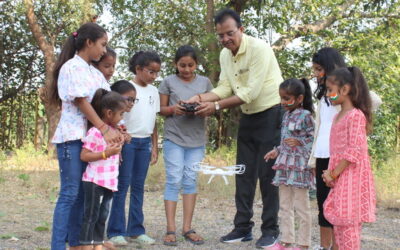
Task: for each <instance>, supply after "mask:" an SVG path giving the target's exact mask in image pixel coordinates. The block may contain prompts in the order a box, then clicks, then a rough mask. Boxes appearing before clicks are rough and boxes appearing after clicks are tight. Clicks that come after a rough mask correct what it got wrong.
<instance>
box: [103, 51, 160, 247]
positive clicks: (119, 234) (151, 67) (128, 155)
mask: <svg viewBox="0 0 400 250" xmlns="http://www.w3.org/2000/svg"><path fill="white" fill-rule="evenodd" d="M160 67H161V60H160V57H159V56H158V55H157V54H156V53H154V52H149V51H140V52H137V53H136V54H135V55H134V56H133V57H132V58H131V59H130V60H129V70H130V71H131V72H133V73H134V74H135V77H134V78H133V81H132V82H131V84H132V85H133V86H134V87H135V89H136V101H135V105H134V106H133V108H132V109H131V111H129V112H126V113H125V114H124V122H125V126H126V129H127V133H128V134H129V135H130V136H131V137H132V139H131V141H130V142H129V143H126V144H125V145H124V146H123V148H122V163H121V165H120V169H119V176H118V192H115V193H114V198H113V204H112V208H111V215H110V219H109V223H108V229H107V235H108V237H109V238H110V241H111V242H113V243H114V245H119V246H121V245H126V244H127V241H126V239H125V237H130V238H132V239H133V240H134V241H137V242H139V243H144V244H153V243H154V242H155V241H154V239H152V238H150V237H149V236H147V235H146V231H145V228H144V226H143V222H144V216H143V210H142V208H143V195H144V182H145V180H146V176H147V170H148V168H149V164H154V163H156V162H157V158H158V147H157V137H158V136H157V126H156V114H157V113H158V112H159V111H160V97H159V94H158V90H157V88H156V87H155V86H153V85H152V83H153V82H154V81H155V79H156V78H157V76H158V73H159V71H160ZM129 187H130V188H131V190H130V203H129V216H128V222H127V223H126V220H125V199H126V194H127V192H128V188H129Z"/></svg>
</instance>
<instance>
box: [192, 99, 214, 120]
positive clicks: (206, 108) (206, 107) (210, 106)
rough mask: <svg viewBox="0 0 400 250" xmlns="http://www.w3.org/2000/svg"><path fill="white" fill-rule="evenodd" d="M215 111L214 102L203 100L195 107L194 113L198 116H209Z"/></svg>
mask: <svg viewBox="0 0 400 250" xmlns="http://www.w3.org/2000/svg"><path fill="white" fill-rule="evenodd" d="M214 113H215V104H214V103H213V102H203V103H200V106H198V107H197V111H196V112H195V113H194V114H195V115H198V116H203V117H206V116H210V115H212V114H214Z"/></svg>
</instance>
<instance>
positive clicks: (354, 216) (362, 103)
mask: <svg viewBox="0 0 400 250" xmlns="http://www.w3.org/2000/svg"><path fill="white" fill-rule="evenodd" d="M326 86H327V96H329V98H330V100H331V102H332V104H333V105H341V111H340V112H339V113H338V114H337V115H336V116H335V118H334V121H333V124H332V128H331V136H330V161H329V167H328V170H326V171H324V173H323V175H322V177H323V179H324V181H325V183H326V184H327V185H328V186H329V187H331V191H330V192H329V195H328V197H327V199H326V201H325V203H324V214H325V217H326V219H327V220H328V221H329V222H330V223H332V225H333V232H334V235H335V241H336V243H337V245H338V246H339V249H340V250H347V249H351V250H354V249H360V236H361V226H362V223H363V222H373V221H375V219H376V217H375V210H376V199H375V187H374V180H373V175H372V170H371V164H370V160H369V155H368V143H367V132H368V131H369V129H370V126H371V119H372V115H371V97H370V94H369V91H368V86H367V83H366V81H365V79H364V77H363V75H362V73H361V71H360V70H359V69H358V68H356V67H349V68H339V69H336V70H334V71H333V72H332V73H331V74H330V75H329V77H328V79H327V81H326Z"/></svg>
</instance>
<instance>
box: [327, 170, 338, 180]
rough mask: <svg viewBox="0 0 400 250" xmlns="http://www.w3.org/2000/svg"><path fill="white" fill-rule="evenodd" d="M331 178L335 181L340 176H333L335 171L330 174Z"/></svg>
mask: <svg viewBox="0 0 400 250" xmlns="http://www.w3.org/2000/svg"><path fill="white" fill-rule="evenodd" d="M329 176H330V177H331V178H332V179H333V180H336V179H337V178H338V175H337V176H335V175H334V174H333V171H331V172H329Z"/></svg>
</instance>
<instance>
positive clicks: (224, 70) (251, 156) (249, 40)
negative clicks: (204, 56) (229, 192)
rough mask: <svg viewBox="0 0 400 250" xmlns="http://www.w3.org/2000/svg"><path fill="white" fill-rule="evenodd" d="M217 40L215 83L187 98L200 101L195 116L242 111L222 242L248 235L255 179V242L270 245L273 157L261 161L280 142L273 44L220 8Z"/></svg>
mask: <svg viewBox="0 0 400 250" xmlns="http://www.w3.org/2000/svg"><path fill="white" fill-rule="evenodd" d="M215 25H216V31H217V37H218V40H219V41H220V42H221V44H222V45H223V46H224V47H225V48H224V49H223V50H222V51H221V54H220V64H221V74H220V80H219V83H218V87H216V88H215V89H214V90H212V91H211V92H209V93H204V94H201V95H197V96H194V97H192V98H191V99H190V102H199V103H201V105H200V106H199V108H198V111H197V112H196V115H203V116H208V115H211V114H213V113H215V112H218V111H219V110H221V109H224V108H231V107H236V106H239V105H240V107H241V110H242V116H241V119H240V123H239V132H238V136H237V145H238V147H237V164H245V165H246V171H245V173H244V174H243V175H237V176H236V194H235V201H236V209H237V212H236V215H235V219H234V224H235V228H234V229H233V230H232V232H230V233H228V234H227V235H225V236H223V237H221V239H220V240H221V242H225V243H232V242H240V241H249V240H252V239H253V237H252V232H251V231H252V227H253V226H254V222H253V221H252V220H251V218H252V217H253V200H254V194H255V190H256V184H257V179H259V180H260V189H261V194H262V200H263V212H262V221H263V222H262V225H261V231H262V236H261V238H260V239H258V241H257V242H256V246H257V247H273V246H274V244H275V243H276V240H277V237H278V235H279V227H278V210H279V193H278V188H277V187H275V186H273V185H272V184H271V182H272V178H273V177H274V175H275V171H274V170H273V169H272V165H273V164H274V161H269V162H267V163H266V162H265V161H264V160H263V156H264V154H265V153H266V152H269V151H270V150H271V149H273V147H274V146H276V145H279V142H280V124H281V118H282V114H283V111H282V110H281V108H280V105H279V104H280V97H279V84H280V83H281V82H282V81H283V79H282V76H281V71H280V69H279V65H278V62H277V60H276V57H275V55H274V52H273V50H272V48H271V47H270V46H269V45H268V44H267V43H266V42H265V41H263V40H260V39H257V38H254V37H251V36H248V35H246V34H244V33H243V31H244V27H243V26H242V24H241V20H240V17H239V15H238V14H237V13H236V12H234V11H233V10H230V9H223V10H221V11H220V12H218V14H217V15H216V17H215Z"/></svg>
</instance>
